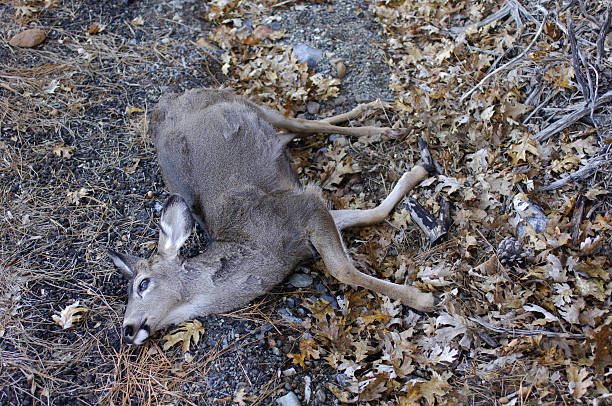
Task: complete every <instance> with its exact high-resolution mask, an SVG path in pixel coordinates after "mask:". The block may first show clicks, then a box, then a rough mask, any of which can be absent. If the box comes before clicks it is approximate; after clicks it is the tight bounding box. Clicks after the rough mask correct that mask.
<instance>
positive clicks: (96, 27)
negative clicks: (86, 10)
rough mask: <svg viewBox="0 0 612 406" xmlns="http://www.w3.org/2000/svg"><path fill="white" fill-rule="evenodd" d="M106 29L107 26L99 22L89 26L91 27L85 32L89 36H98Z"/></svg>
mask: <svg viewBox="0 0 612 406" xmlns="http://www.w3.org/2000/svg"><path fill="white" fill-rule="evenodd" d="M104 28H106V26H105V25H102V24H100V23H98V22H95V21H94V22H92V23H91V24H89V26H88V27H87V29H86V30H85V31H86V32H87V33H88V34H91V35H93V34H97V33H99V32H102V31H104Z"/></svg>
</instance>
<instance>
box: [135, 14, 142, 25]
mask: <svg viewBox="0 0 612 406" xmlns="http://www.w3.org/2000/svg"><path fill="white" fill-rule="evenodd" d="M132 25H144V19H143V18H142V16H138V17H136V18H134V19H133V20H132Z"/></svg>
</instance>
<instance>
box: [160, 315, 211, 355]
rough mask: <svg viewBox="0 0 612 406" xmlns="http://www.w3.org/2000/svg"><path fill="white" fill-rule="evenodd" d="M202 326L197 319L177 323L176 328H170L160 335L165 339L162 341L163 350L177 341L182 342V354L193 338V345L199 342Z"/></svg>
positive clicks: (202, 330) (202, 332)
mask: <svg viewBox="0 0 612 406" xmlns="http://www.w3.org/2000/svg"><path fill="white" fill-rule="evenodd" d="M204 331H205V330H204V327H202V323H200V322H199V321H198V320H193V321H186V322H184V323H181V324H179V327H178V328H177V329H174V330H172V331H171V332H170V333H168V334H166V335H165V336H163V337H162V339H164V340H166V342H165V343H164V347H163V348H164V351H167V350H168V349H169V348H171V347H173V346H175V345H176V344H178V343H182V349H183V354H184V353H186V352H187V351H189V346H190V344H191V341H192V340H193V344H194V345H198V343H199V342H200V336H201V335H202V334H204Z"/></svg>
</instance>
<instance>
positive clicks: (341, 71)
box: [336, 62, 346, 79]
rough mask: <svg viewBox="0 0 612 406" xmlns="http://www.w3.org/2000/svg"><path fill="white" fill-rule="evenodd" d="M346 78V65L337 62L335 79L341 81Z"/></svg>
mask: <svg viewBox="0 0 612 406" xmlns="http://www.w3.org/2000/svg"><path fill="white" fill-rule="evenodd" d="M345 76H346V65H345V64H344V62H338V63H337V64H336V77H337V78H338V79H342V78H344V77H345Z"/></svg>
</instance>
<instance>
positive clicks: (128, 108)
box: [125, 106, 144, 116]
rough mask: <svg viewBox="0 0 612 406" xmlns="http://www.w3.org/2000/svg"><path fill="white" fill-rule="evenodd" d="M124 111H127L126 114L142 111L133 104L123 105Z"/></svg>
mask: <svg viewBox="0 0 612 406" xmlns="http://www.w3.org/2000/svg"><path fill="white" fill-rule="evenodd" d="M125 112H126V113H127V115H128V116H129V115H131V114H133V113H142V112H144V110H143V109H141V108H138V107H134V106H126V107H125Z"/></svg>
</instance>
